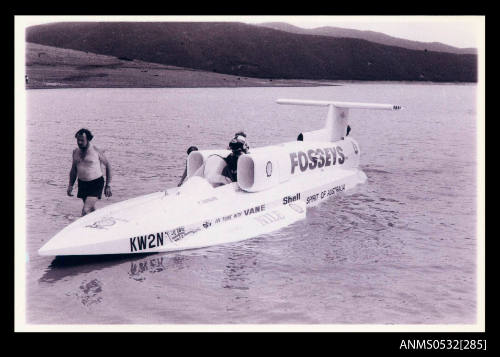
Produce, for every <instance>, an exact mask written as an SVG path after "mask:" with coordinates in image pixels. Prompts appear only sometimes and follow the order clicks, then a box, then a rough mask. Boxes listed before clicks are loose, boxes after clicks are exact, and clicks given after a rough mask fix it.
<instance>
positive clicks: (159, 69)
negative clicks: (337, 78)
mask: <svg viewBox="0 0 500 357" xmlns="http://www.w3.org/2000/svg"><path fill="white" fill-rule="evenodd" d="M26 74H27V76H28V82H27V83H26V87H27V88H29V89H36V88H38V89H39V88H112V87H120V88H123V87H132V88H144V87H148V88H154V87H185V88H188V87H260V86H266V87H267V86H318V85H333V84H332V83H325V82H321V81H307V80H272V79H269V78H267V79H263V78H250V77H240V76H232V75H227V74H220V73H213V72H206V71H201V70H194V69H190V68H182V67H175V66H167V65H162V64H158V63H149V62H144V61H139V60H132V61H131V60H129V59H125V58H121V59H120V58H117V57H114V56H106V55H98V54H95V53H91V52H83V51H76V50H69V49H64V48H58V47H52V46H44V45H39V44H34V43H29V42H28V43H27V44H26Z"/></svg>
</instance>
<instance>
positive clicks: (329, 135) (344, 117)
mask: <svg viewBox="0 0 500 357" xmlns="http://www.w3.org/2000/svg"><path fill="white" fill-rule="evenodd" d="M276 103H278V104H290V105H307V106H321V107H328V114H327V116H326V122H325V126H324V128H323V129H320V130H315V131H311V132H305V133H300V134H299V138H298V140H304V141H311V140H314V141H337V140H341V139H342V138H343V137H344V136H346V132H347V124H348V118H349V109H379V110H400V109H402V107H401V106H400V105H395V104H380V103H358V102H337V101H324V100H303V99H278V100H277V101H276Z"/></svg>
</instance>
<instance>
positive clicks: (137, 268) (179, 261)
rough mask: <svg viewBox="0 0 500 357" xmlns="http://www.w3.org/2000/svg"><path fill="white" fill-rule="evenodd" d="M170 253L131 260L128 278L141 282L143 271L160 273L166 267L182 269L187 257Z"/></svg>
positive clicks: (143, 277) (143, 278)
mask: <svg viewBox="0 0 500 357" xmlns="http://www.w3.org/2000/svg"><path fill="white" fill-rule="evenodd" d="M171 254H172V253H168V254H166V255H163V256H155V257H154V258H152V259H143V260H141V261H133V262H131V263H130V269H129V272H128V275H129V278H130V279H134V280H136V281H140V282H142V281H144V280H146V277H145V276H144V274H145V273H150V274H155V273H160V272H162V271H164V270H166V269H167V268H169V269H174V270H180V269H183V268H184V267H185V266H186V262H187V257H186V256H183V255H181V254H175V253H174V254H175V255H173V256H172V255H171Z"/></svg>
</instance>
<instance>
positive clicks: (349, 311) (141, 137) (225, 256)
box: [26, 83, 477, 324]
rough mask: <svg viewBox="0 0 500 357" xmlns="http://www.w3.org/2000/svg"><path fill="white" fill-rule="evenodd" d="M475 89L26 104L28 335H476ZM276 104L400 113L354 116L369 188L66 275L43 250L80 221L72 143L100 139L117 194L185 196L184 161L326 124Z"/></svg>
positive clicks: (63, 96)
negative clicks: (385, 107)
mask: <svg viewBox="0 0 500 357" xmlns="http://www.w3.org/2000/svg"><path fill="white" fill-rule="evenodd" d="M475 96H476V86H475V85H452V84H406V83H370V84H364V83H363V84H361V83H346V84H344V85H342V86H336V87H317V88H236V89H235V88H213V89H211V88H208V89H206V88H203V89H174V88H169V89H61V90H30V91H28V92H27V102H28V105H27V114H28V115H27V123H26V125H27V143H26V149H27V182H26V190H27V202H26V213H27V227H26V228H27V238H26V254H27V263H26V273H27V274H26V279H27V282H26V284H27V297H26V307H27V315H26V316H27V322H28V323H30V324H249V323H251V324H253V323H257V324H297V323H299V324H473V323H475V322H476V308H477V301H476V279H475V276H476V259H475V257H476V226H475V222H476V179H475V177H476V172H475V167H476V142H475V135H476V108H475V100H476V97H475ZM277 98H301V99H317V100H339V101H362V102H381V103H395V104H400V105H403V106H404V107H405V110H403V111H399V112H387V111H354V110H352V111H351V120H350V125H351V127H352V131H351V134H350V135H352V136H353V137H354V138H355V139H356V140H357V141H358V143H359V145H360V149H361V167H362V168H363V170H364V171H365V173H366V174H367V176H368V181H367V183H366V184H364V185H360V186H358V187H357V188H356V189H355V190H354V191H352V192H349V193H348V194H346V195H344V196H339V197H336V198H334V199H331V200H329V201H327V202H325V203H323V204H321V205H320V206H318V207H313V208H310V209H309V210H308V214H307V218H306V219H305V220H303V221H300V222H297V223H295V224H293V225H291V226H289V227H287V228H285V229H282V230H280V231H278V232H275V233H273V234H268V235H263V236H259V237H256V238H253V239H249V240H246V241H243V242H238V243H232V244H227V245H221V246H214V247H209V248H204V249H197V250H190V251H183V252H173V253H163V254H152V255H138V256H133V257H130V256H129V257H118V258H114V259H109V258H108V259H100V258H97V259H94V260H89V261H84V262H74V263H73V264H61V263H58V262H57V261H55V262H54V261H53V259H52V258H50V257H41V256H38V255H37V250H38V249H39V248H40V247H41V246H42V245H43V244H44V243H45V242H46V241H47V240H48V239H50V238H51V237H52V236H53V235H54V234H56V233H57V232H58V231H59V230H60V229H62V228H63V227H65V226H66V225H68V224H69V223H70V222H72V221H73V220H75V219H76V218H78V216H79V215H80V212H81V206H82V203H81V201H80V200H79V199H76V195H75V197H72V198H70V197H67V196H66V187H67V184H68V176H69V169H70V167H71V152H72V150H73V149H74V148H75V147H76V142H75V139H74V133H75V132H76V131H77V130H78V129H80V128H81V127H87V128H89V129H91V131H92V132H93V134H94V135H95V139H94V144H95V145H96V146H98V147H99V148H101V149H104V150H105V152H106V155H107V157H108V159H109V160H110V162H111V164H112V166H113V172H114V177H113V182H112V188H113V197H111V198H109V199H106V198H103V200H101V201H99V202H98V207H99V206H100V207H103V206H105V205H109V204H112V203H114V202H119V201H122V200H124V199H128V198H131V197H135V196H138V195H142V194H146V193H150V192H155V191H159V190H163V189H165V188H167V187H172V186H175V185H176V184H177V182H178V180H179V178H180V176H181V175H182V172H183V169H184V160H185V156H186V155H185V151H186V149H187V148H188V147H189V146H191V145H196V146H198V147H199V148H200V149H211V148H220V147H225V146H226V145H227V142H228V141H229V139H230V138H231V137H232V135H233V134H234V132H236V131H237V130H241V129H243V130H245V131H246V133H247V134H248V139H249V142H250V146H251V147H257V146H263V145H269V144H275V143H280V142H283V141H289V140H295V138H296V137H297V134H298V133H299V132H301V131H309V130H315V129H319V128H321V127H322V125H323V123H324V119H325V116H326V110H325V108H317V107H300V106H282V105H277V104H275V103H274V101H275V99H277Z"/></svg>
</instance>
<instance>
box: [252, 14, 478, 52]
mask: <svg viewBox="0 0 500 357" xmlns="http://www.w3.org/2000/svg"><path fill="white" fill-rule="evenodd" d="M259 26H263V27H267V28H272V29H275V30H280V31H286V32H290V33H297V34H303V35H317V36H329V37H345V38H357V39H361V40H366V41H370V42H375V43H379V44H383V45H388V46H396V47H402V48H406V49H410V50H418V51H425V50H427V51H435V52H448V53H455V54H476V53H477V50H476V49H475V48H458V47H453V46H449V45H445V44H444V43H440V42H419V41H411V40H406V39H402V38H397V37H393V36H389V35H386V34H384V33H381V32H375V31H361V30H355V29H348V28H341V27H333V26H324V27H317V28H313V29H304V28H301V27H297V26H293V25H290V24H287V23H285V22H265V23H262V24H259Z"/></svg>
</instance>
